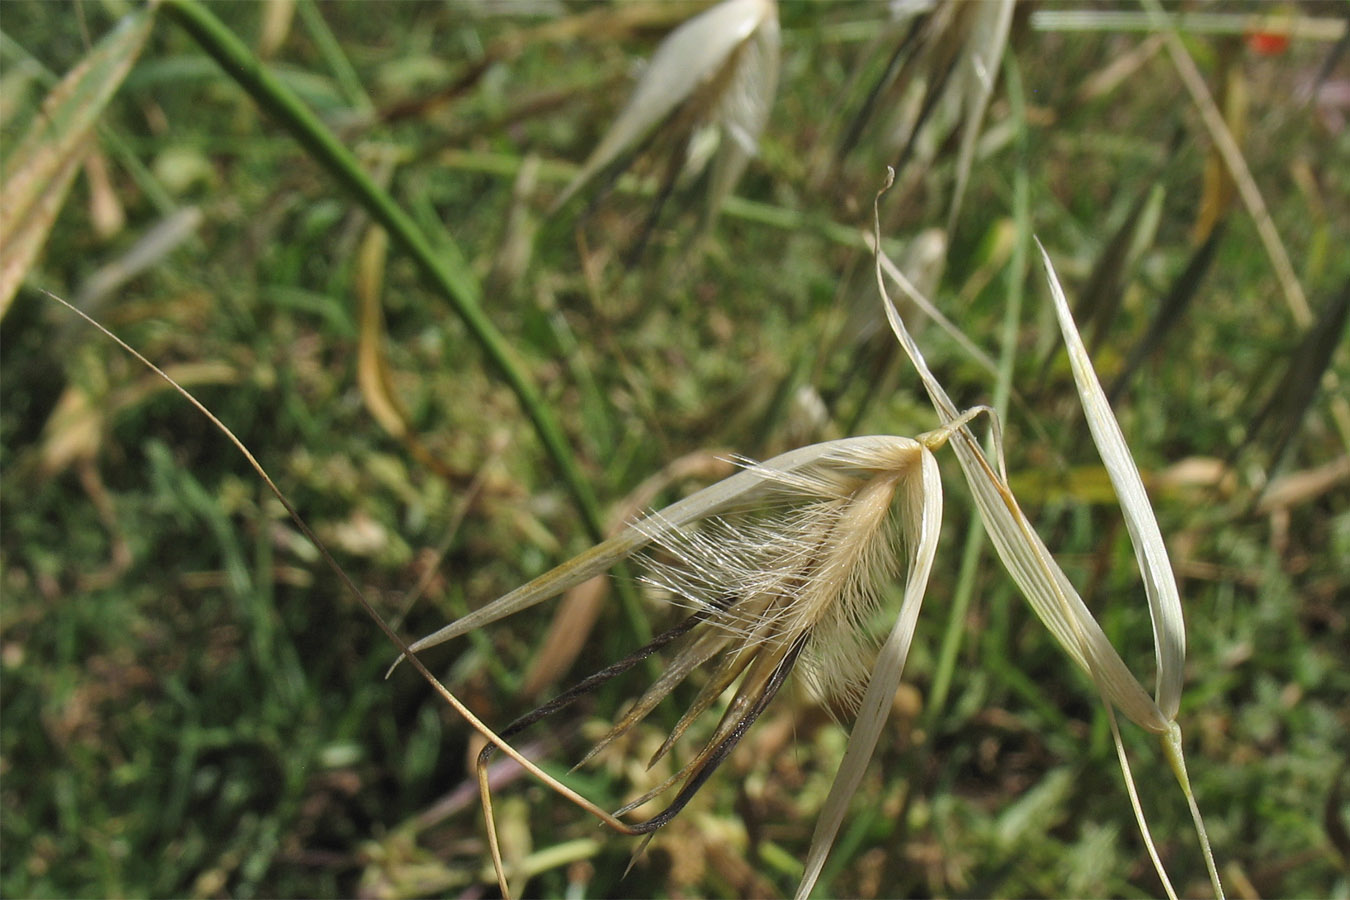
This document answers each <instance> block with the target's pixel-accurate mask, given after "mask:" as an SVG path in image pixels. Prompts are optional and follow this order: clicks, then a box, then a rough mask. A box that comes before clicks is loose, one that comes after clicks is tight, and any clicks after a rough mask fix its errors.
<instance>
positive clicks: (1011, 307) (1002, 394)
mask: <svg viewBox="0 0 1350 900" xmlns="http://www.w3.org/2000/svg"><path fill="white" fill-rule="evenodd" d="M1003 69H1004V75H1003V80H1004V84H1005V86H1006V90H1007V93H1008V100H1009V106H1010V107H1011V108H1012V117H1013V121H1014V122H1016V123H1017V144H1016V146H1017V150H1018V153H1019V161H1018V166H1017V168H1016V170H1015V173H1014V176H1013V220H1014V222H1015V224H1016V238H1015V240H1014V244H1013V251H1012V257H1011V258H1010V259H1009V262H1008V270H1007V271H1008V295H1007V303H1006V304H1005V305H1004V307H1003V330H1002V334H1001V337H1000V344H1001V345H1002V352H1001V355H1000V357H999V365H998V380H997V381H996V382H995V384H994V403H993V406H994V411H995V414H996V415H997V416H998V417H999V419H1000V421H1007V418H1008V400H1009V397H1010V396H1011V394H1012V370H1013V359H1014V357H1015V355H1016V352H1017V330H1018V323H1019V322H1020V321H1021V318H1022V294H1023V284H1024V283H1025V281H1026V276H1027V253H1028V252H1029V250H1030V243H1031V211H1030V210H1031V199H1030V188H1029V186H1028V184H1027V167H1026V146H1027V144H1026V139H1027V134H1026V116H1025V112H1026V103H1025V100H1024V98H1023V95H1022V80H1021V74H1020V73H1019V72H1018V70H1017V65H1016V63H1015V62H1014V60H1013V59H1012V58H1011V57H1010V56H1005V57H1004V67H1003ZM983 549H984V528H983V527H981V526H980V523H979V522H977V521H974V520H972V521H971V523H970V530H969V532H967V534H966V543H965V546H964V548H963V549H962V551H961V568H960V570H959V575H958V577H957V582H956V590H955V591H954V593H953V596H952V602H951V607H950V613H949V615H948V618H947V627H946V630H945V631H944V632H943V635H942V645H941V647H940V649H939V650H938V662H937V667H936V669H935V670H934V673H933V688H932V690H931V691H930V692H929V698H928V708H927V710H925V719H924V721H925V725H926V726H927V727H928V728H930V729H931V728H932V727H933V724H934V723H935V722H936V721H937V719H938V717H939V716H940V715H941V714H942V708H943V706H945V705H946V702H947V694H948V693H949V692H950V690H951V681H952V675H953V674H954V672H955V671H956V657H957V654H958V653H959V652H960V649H961V638H962V635H963V634H964V630H965V621H966V613H967V611H968V610H969V609H970V601H971V598H972V596H973V595H974V592H975V576H976V573H977V571H978V567H979V561H980V551H981V550H983Z"/></svg>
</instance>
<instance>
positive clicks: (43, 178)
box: [0, 7, 154, 318]
mask: <svg viewBox="0 0 1350 900" xmlns="http://www.w3.org/2000/svg"><path fill="white" fill-rule="evenodd" d="M153 22H154V13H153V9H152V8H149V7H147V8H143V9H140V10H138V11H137V12H135V13H133V14H131V15H129V16H127V17H126V18H125V19H123V20H122V21H121V22H120V23H119V24H118V25H117V27H116V28H114V29H113V30H112V32H110V33H109V34H108V35H107V37H105V38H104V39H103V40H102V41H100V42H99V44H98V46H96V47H95V48H94V49H93V50H92V51H90V53H89V55H88V56H86V57H85V58H84V60H82V61H81V62H80V64H79V65H78V66H76V67H75V68H74V69H72V70H71V71H70V72H69V73H68V74H67V75H66V77H65V78H63V79H62V80H61V83H60V84H58V85H57V86H56V87H55V88H53V89H52V91H51V93H50V94H48V95H47V98H46V99H45V100H44V101H43V103H42V108H41V109H40V110H39V111H38V114H37V115H36V116H35V117H34V118H33V123H32V125H31V126H30V128H29V130H28V133H27V134H26V135H25V136H24V138H23V140H22V141H21V142H20V143H19V146H17V147H16V148H14V150H13V152H11V153H9V154H8V159H6V161H5V181H4V184H3V185H2V186H0V318H3V317H4V314H5V312H6V311H8V309H9V304H10V301H11V300H13V299H14V293H15V292H16V291H17V290H18V289H19V285H20V284H21V283H22V282H23V279H24V277H25V276H26V275H27V274H28V270H29V269H30V268H31V267H32V265H33V263H34V261H35V260H36V259H37V255H38V253H39V252H40V251H41V250H42V245H43V243H44V242H45V241H46V239H47V232H48V231H50V230H51V227H52V223H53V222H55V221H56V215H57V213H59V212H60V211H61V204H62V203H63V202H64V201H65V197H66V192H67V190H69V188H70V183H71V180H72V179H73V178H74V177H75V173H76V172H77V171H79V168H80V165H81V163H83V161H84V159H85V156H86V155H87V154H88V153H89V152H90V149H91V148H92V147H93V140H94V126H95V125H96V124H97V123H98V120H99V117H100V116H101V115H102V114H103V110H104V108H105V107H106V106H107V105H108V102H109V101H110V100H111V99H112V97H113V95H114V94H115V93H117V89H118V87H120V86H121V84H122V80H123V79H124V78H125V77H126V74H127V72H129V71H130V70H131V66H132V64H133V63H135V61H136V58H137V57H138V56H139V55H140V52H141V48H142V47H143V46H145V39H146V37H147V36H148V35H149V34H150V26H151V24H152V23H153Z"/></svg>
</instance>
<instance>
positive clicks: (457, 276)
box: [164, 0, 605, 541]
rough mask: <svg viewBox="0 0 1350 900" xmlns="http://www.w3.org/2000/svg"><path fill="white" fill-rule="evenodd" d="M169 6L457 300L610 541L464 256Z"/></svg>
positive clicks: (593, 526) (216, 28)
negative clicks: (430, 232) (429, 231)
mask: <svg viewBox="0 0 1350 900" xmlns="http://www.w3.org/2000/svg"><path fill="white" fill-rule="evenodd" d="M164 9H165V11H166V12H167V13H168V14H169V15H171V16H172V17H173V18H174V19H175V21H177V22H178V23H179V24H180V25H181V26H182V27H183V28H184V30H186V31H187V32H188V33H189V34H190V35H192V37H193V38H194V39H195V40H196V41H197V42H198V43H199V44H200V45H201V46H202V48H203V49H204V50H205V51H206V52H207V53H209V54H210V55H211V56H212V57H213V58H214V59H215V60H216V62H218V63H219V64H220V65H221V68H223V69H224V70H225V71H226V72H227V73H228V74H229V76H230V77H231V78H233V79H234V80H235V81H236V82H238V83H239V86H240V87H242V88H243V89H244V90H245V91H247V92H248V93H249V95H250V96H251V97H253V99H254V100H255V101H257V103H258V105H260V106H261V107H262V108H263V109H265V110H267V111H268V112H269V113H271V114H272V115H273V116H275V117H276V119H277V120H278V121H279V122H280V123H281V124H282V125H284V126H285V127H286V128H287V129H288V130H289V131H290V132H291V133H292V134H293V135H294V136H295V138H296V139H297V140H298V141H300V143H301V144H302V145H303V146H304V147H305V149H306V150H307V151H309V153H310V155H311V156H312V157H313V158H314V159H315V160H316V161H318V162H319V163H320V164H321V165H323V167H324V168H325V169H327V170H328V171H329V173H330V174H331V175H333V176H334V177H335V178H336V179H337V180H338V181H339V182H340V183H341V184H342V185H343V187H345V188H347V189H348V190H349V191H351V192H352V193H353V194H354V195H355V196H356V198H357V201H358V202H359V203H360V204H361V206H362V207H364V208H365V210H366V211H367V212H368V213H370V215H371V216H372V217H373V218H375V219H376V220H377V221H378V222H379V223H380V224H382V225H383V226H384V227H385V228H387V229H388V230H389V234H390V235H391V236H392V237H393V238H394V240H395V241H396V242H397V243H398V244H399V246H401V247H402V248H403V249H404V250H405V251H406V252H407V253H408V254H409V255H410V256H411V257H412V258H413V259H414V260H415V261H416V262H417V265H418V267H419V268H420V269H421V270H422V273H423V274H424V275H425V276H426V277H427V278H428V279H430V281H431V282H432V283H433V284H434V285H435V286H436V287H437V288H438V289H439V290H440V292H441V293H442V294H443V295H444V296H445V298H446V299H447V300H448V301H450V305H451V306H452V307H453V308H454V310H455V312H456V313H458V314H459V316H460V318H461V319H462V320H463V321H464V324H465V325H466V326H467V327H468V329H469V333H470V334H472V335H473V337H474V340H475V341H476V342H477V343H478V345H479V347H480V348H481V349H482V350H483V353H484V354H485V355H486V356H487V358H488V359H489V360H490V361H491V362H492V365H493V366H494V367H495V368H496V369H497V371H498V372H499V373H500V374H501V375H502V377H503V378H504V379H505V381H506V383H507V385H508V386H510V388H511V390H512V391H513V392H515V395H516V397H517V399H518V400H519V401H520V405H521V407H522V408H523V409H524V411H525V414H526V415H527V416H528V417H529V418H530V421H531V422H532V423H533V425H534V429H535V432H536V433H537V434H538V435H539V440H540V442H541V443H542V444H543V445H544V450H545V452H547V453H548V455H549V456H550V457H551V458H552V459H553V462H554V464H555V465H556V466H557V467H558V470H559V472H560V473H561V474H562V476H563V481H564V483H565V484H566V486H567V490H568V492H569V493H571V495H572V497H573V499H574V500H575V501H576V504H577V506H578V508H579V509H580V511H581V513H582V517H583V519H584V520H585V524H586V530H587V532H588V533H589V534H590V536H591V537H592V538H593V539H594V540H596V541H603V540H604V538H605V533H604V519H603V516H602V515H601V513H600V506H599V503H598V502H597V501H596V498H595V493H594V491H592V489H591V486H590V485H589V483H587V481H586V480H585V479H584V478H583V477H582V475H581V469H580V467H579V466H578V465H577V461H576V458H575V456H574V455H573V453H572V450H571V448H570V447H569V446H568V442H567V438H566V436H565V435H564V434H563V431H562V428H561V427H559V425H558V423H557V420H555V419H554V417H553V414H552V413H551V412H550V411H549V409H548V407H547V406H546V405H545V403H544V400H543V398H542V397H541V396H540V395H539V393H538V392H537V391H536V389H535V387H534V384H533V382H532V381H531V380H530V377H529V376H528V375H527V374H526V372H525V370H524V368H523V367H522V365H521V364H520V362H519V360H518V359H517V358H516V355H515V353H514V352H513V351H512V350H511V348H510V346H509V345H508V344H507V342H506V339H505V338H504V337H503V336H502V334H501V332H499V331H498V330H497V329H496V327H495V326H494V325H493V324H492V322H491V321H490V320H489V319H488V317H487V315H486V314H485V313H484V312H483V308H482V296H483V290H482V287H481V285H480V284H479V283H478V279H477V278H476V277H475V276H474V274H473V272H472V271H471V270H470V268H469V265H468V263H467V261H466V260H465V259H464V257H463V254H462V253H460V252H459V251H458V250H452V252H449V253H446V252H445V251H444V249H442V251H441V252H439V253H438V252H437V250H436V249H435V248H434V247H433V244H432V242H431V241H430V240H429V239H428V237H427V235H426V234H425V233H424V232H423V231H422V230H421V229H420V228H418V227H417V225H416V223H415V222H414V221H413V220H412V218H411V217H410V216H409V215H408V214H407V212H405V211H404V210H403V208H402V207H401V206H399V205H398V204H397V203H396V202H395V201H394V199H393V197H391V196H390V195H389V193H388V192H387V191H385V190H383V189H382V188H380V187H379V186H378V185H377V184H375V182H374V181H373V180H371V178H370V176H369V175H368V174H366V172H365V171H364V170H363V169H362V168H361V165H360V163H358V162H357V160H356V157H355V156H353V155H352V153H351V151H350V150H348V149H347V148H346V147H345V146H343V145H342V143H341V142H340V141H338V139H337V137H336V136H334V135H333V133H332V132H331V131H330V130H329V129H328V128H327V127H326V126H325V125H324V124H323V123H322V122H320V121H319V119H318V117H317V116H315V115H314V113H313V112H312V111H311V110H310V109H309V108H308V107H306V106H305V105H304V104H303V103H302V102H301V101H300V99H299V98H298V97H297V96H296V95H295V94H294V92H292V91H291V90H290V89H289V88H287V87H286V86H285V85H284V84H282V82H281V81H280V80H279V79H278V78H277V77H276V76H275V75H273V74H272V73H271V72H270V71H269V70H268V69H267V68H266V67H265V66H263V64H262V62H261V61H259V60H258V58H257V57H255V56H254V55H253V53H252V52H251V51H249V49H248V48H247V47H245V46H244V44H243V43H242V42H241V41H240V40H239V39H238V38H237V37H236V36H235V35H234V34H233V33H232V32H231V31H230V30H229V29H228V28H226V27H225V25H224V24H223V23H222V22H221V21H220V20H219V19H217V18H216V17H215V15H214V14H213V13H212V12H211V11H210V10H208V9H207V8H206V7H204V6H202V5H201V4H199V3H196V2H193V0H168V2H166V3H165V4H164ZM437 245H439V246H440V247H441V248H455V247H456V246H457V245H455V244H454V242H453V240H452V239H451V238H450V237H449V236H448V235H446V236H444V237H443V238H442V239H441V240H439V241H437Z"/></svg>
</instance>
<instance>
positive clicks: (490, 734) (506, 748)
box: [43, 291, 635, 835]
mask: <svg viewBox="0 0 1350 900" xmlns="http://www.w3.org/2000/svg"><path fill="white" fill-rule="evenodd" d="M43 293H45V294H46V295H47V296H48V297H50V298H51V299H52V300H55V301H56V302H57V303H60V304H61V305H62V306H64V307H65V308H66V309H68V310H70V311H71V312H73V313H74V314H75V315H77V316H79V317H80V318H81V319H83V320H84V321H86V322H88V323H89V324H90V325H92V326H93V327H94V328H96V329H98V331H99V332H101V333H102V334H103V335H105V336H106V337H107V338H108V339H109V340H111V341H112V342H113V343H115V344H117V346H119V347H121V348H122V349H123V350H125V351H126V352H127V353H129V354H130V355H131V356H133V357H135V359H136V360H137V361H138V362H139V363H141V365H143V366H145V367H146V368H148V369H149V370H150V371H152V372H154V373H155V374H156V375H158V376H159V377H160V378H162V379H164V381H166V382H167V383H168V384H169V386H170V387H172V388H173V389H174V390H175V391H177V392H178V394H179V395H180V396H182V397H183V399H185V400H187V402H188V403H190V404H191V405H192V407H193V408H194V409H196V410H197V411H198V412H200V413H201V414H202V415H203V416H205V417H206V419H207V421H209V422H210V423H211V426H212V427H213V428H215V429H216V431H218V432H219V433H220V434H222V435H224V437H225V438H226V439H227V440H228V441H229V442H230V443H231V444H233V445H234V447H235V449H236V450H238V451H239V452H240V453H241V454H242V455H243V457H244V459H245V460H246V461H247V462H248V465H249V467H250V468H251V469H253V471H254V472H255V473H257V475H258V477H259V478H260V479H262V482H263V484H264V485H266V487H267V490H268V491H269V492H271V494H272V496H274V497H276V498H277V501H278V502H280V503H281V505H282V508H284V509H285V510H286V513H287V515H289V516H290V518H291V521H292V522H293V523H294V524H295V526H296V528H298V529H299V530H300V533H301V534H303V535H304V536H305V539H306V540H308V541H309V542H310V543H311V544H313V546H314V547H315V549H317V550H318V551H319V555H320V557H322V559H323V561H324V564H325V565H326V566H327V567H328V569H329V570H330V571H331V572H332V573H333V574H334V575H335V576H337V579H338V581H339V582H341V583H342V586H343V587H344V588H346V589H347V590H348V591H350V592H351V595H352V596H353V597H355V598H356V600H357V602H358V603H359V604H360V605H361V609H362V610H363V611H365V613H366V615H368V616H370V618H371V619H372V620H373V621H374V622H375V624H376V626H378V627H379V629H380V631H381V632H383V633H384V636H385V637H386V638H388V639H389V641H390V643H392V644H393V645H394V646H395V647H397V648H398V650H399V653H400V656H399V659H400V660H402V659H403V658H404V657H407V659H408V661H409V664H410V665H411V666H412V667H413V668H414V669H416V670H417V673H418V674H419V675H421V676H422V678H423V679H424V680H425V681H426V682H427V683H428V684H429V685H431V687H432V689H433V690H435V691H436V693H437V694H439V695H440V696H441V698H442V699H443V700H445V702H446V703H447V704H448V705H449V706H450V707H451V708H452V709H453V710H455V712H456V713H458V714H459V715H460V717H461V718H463V719H464V721H465V722H467V723H468V725H469V727H471V728H473V730H475V731H477V732H478V733H479V734H480V735H482V736H483V738H484V739H486V740H487V741H488V742H489V743H491V744H493V745H494V746H495V747H496V748H497V749H498V750H500V751H501V752H502V753H504V754H505V755H506V756H508V757H510V758H511V759H512V760H514V761H515V762H516V763H517V764H519V765H520V767H521V768H522V769H524V770H525V771H526V772H528V773H529V774H531V775H533V776H534V777H535V778H537V779H539V781H540V783H542V784H545V785H547V786H548V787H549V788H550V789H552V790H554V791H555V792H556V793H557V794H558V795H559V796H561V797H562V798H564V799H565V800H567V801H568V802H570V803H572V804H574V805H575V806H576V807H577V808H579V809H581V810H583V811H584V812H587V813H590V814H591V815H593V816H595V817H596V819H598V820H599V821H600V822H602V823H603V824H605V825H606V826H608V827H610V828H612V829H614V830H615V831H617V832H619V833H620V834H628V835H632V834H635V832H634V831H633V829H632V828H630V827H629V826H628V825H626V824H625V823H623V822H621V821H619V820H618V819H617V818H615V817H614V816H612V815H610V814H609V813H608V812H606V811H605V810H604V809H602V808H601V807H599V806H597V805H596V804H594V803H592V802H591V801H589V800H587V799H586V798H585V797H583V796H582V795H581V794H580V793H578V792H577V791H575V790H573V789H572V788H570V787H568V786H567V785H565V784H563V783H562V782H561V781H559V780H558V779H556V778H554V777H553V776H551V775H549V774H548V773H547V772H545V771H544V770H543V769H541V768H540V767H539V766H538V764H536V763H535V762H534V761H533V760H531V759H529V758H528V757H527V756H525V754H523V753H521V752H520V751H519V750H517V749H516V748H515V747H513V746H512V745H511V743H510V742H509V741H507V740H505V739H504V738H502V737H501V736H500V735H498V734H497V732H495V731H493V730H492V729H491V728H489V727H488V726H487V724H486V723H484V722H483V720H482V719H480V718H478V716H476V715H474V713H473V711H472V710H471V709H469V708H468V707H467V706H465V705H464V702H463V701H461V700H460V699H459V698H458V697H457V696H455V694H454V692H452V691H451V690H450V689H449V688H447V687H446V686H445V685H444V684H443V683H442V682H441V680H440V679H439V678H437V677H436V676H435V675H433V674H432V673H431V670H430V669H428V668H427V667H426V664H425V663H423V662H422V660H421V659H419V658H418V657H417V656H416V655H415V654H414V653H413V651H412V648H411V647H410V646H409V644H408V642H407V641H405V640H404V639H403V637H402V636H401V635H400V634H399V633H398V632H396V631H394V630H393V629H392V628H391V627H390V626H389V623H388V622H386V621H385V619H384V617H383V616H381V615H380V613H379V611H378V610H376V609H375V607H374V605H373V604H371V602H370V601H369V600H368V599H366V595H365V594H364V593H363V592H362V591H361V589H360V588H359V587H357V585H356V582H355V581H353V580H352V578H351V576H350V575H348V574H347V572H346V570H345V569H343V568H342V566H340V565H338V562H337V560H336V559H334V558H333V555H332V553H330V552H329V550H328V546H327V545H326V544H324V543H323V541H321V540H319V536H318V535H317V534H315V533H314V530H313V529H312V528H310V526H309V523H308V522H306V521H305V519H304V517H303V516H301V515H300V511H299V510H298V509H296V508H295V505H294V504H292V503H291V501H290V499H289V498H288V497H287V496H286V494H285V493H283V492H282V490H281V488H279V487H278V486H277V484H276V482H274V481H273V480H272V476H270V475H268V474H267V470H266V469H264V468H263V466H262V463H260V462H258V459H257V457H255V456H254V455H253V452H252V451H251V450H249V449H248V447H247V446H245V444H244V442H243V441H241V440H240V439H239V437H238V436H237V435H236V434H235V433H234V432H233V431H231V430H230V429H229V427H228V426H226V425H225V423H224V422H222V421H221V420H220V419H219V418H218V417H217V416H216V415H215V413H213V412H211V410H209V409H207V408H206V405H205V404H203V403H202V402H201V401H200V400H198V399H197V397H196V396H195V395H194V394H193V393H192V392H191V391H189V390H188V389H187V388H185V387H183V386H182V385H181V384H179V383H178V382H177V381H175V380H174V379H173V378H172V377H170V376H169V375H168V374H167V373H165V371H164V370H163V369H161V368H160V367H159V366H157V365H155V364H154V363H152V362H151V361H150V360H149V359H147V358H146V357H145V356H144V355H143V354H141V353H140V352H139V351H137V350H136V349H135V348H134V347H132V346H131V345H130V344H128V343H127V342H126V341H123V340H122V339H121V338H119V337H118V336H117V335H115V334H113V333H112V332H111V331H109V330H108V329H107V328H105V327H103V326H102V325H101V324H99V323H98V322H97V321H95V320H94V319H93V318H91V317H90V316H89V315H87V314H86V313H84V312H82V311H81V310H79V309H77V308H75V307H74V306H73V305H71V304H70V303H69V302H67V301H66V300H63V299H62V298H60V297H58V296H56V295H55V294H53V293H51V292H50V291H44V292H43ZM485 815H489V816H490V815H491V812H490V809H489V810H485Z"/></svg>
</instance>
